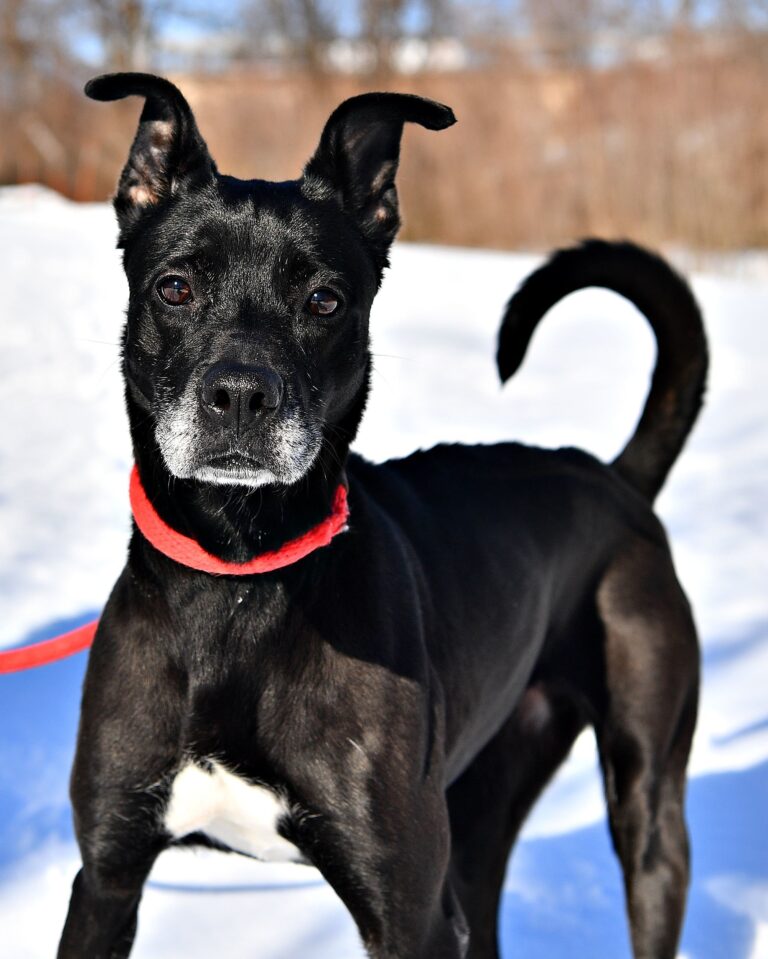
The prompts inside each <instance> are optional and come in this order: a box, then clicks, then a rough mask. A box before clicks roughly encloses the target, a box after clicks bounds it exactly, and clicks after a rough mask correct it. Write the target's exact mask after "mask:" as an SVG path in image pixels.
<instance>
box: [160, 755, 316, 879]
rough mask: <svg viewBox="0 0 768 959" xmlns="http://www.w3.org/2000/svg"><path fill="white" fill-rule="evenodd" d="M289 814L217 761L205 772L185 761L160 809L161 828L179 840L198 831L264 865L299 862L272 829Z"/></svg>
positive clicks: (276, 799) (290, 845)
mask: <svg viewBox="0 0 768 959" xmlns="http://www.w3.org/2000/svg"><path fill="white" fill-rule="evenodd" d="M287 812H288V806H287V804H286V802H285V800H283V799H281V798H280V797H279V796H277V795H276V794H275V793H274V792H272V790H270V789H267V788H265V787H264V786H256V785H254V784H253V783H249V782H248V781H247V780H245V779H242V778H241V777H240V776H237V775H235V773H232V772H230V771H229V770H228V769H226V768H225V767H224V766H222V765H221V764H220V763H216V762H214V763H212V764H211V769H210V771H207V770H205V769H202V768H201V767H200V766H196V765H195V764H194V763H189V764H188V765H186V766H184V768H183V769H181V770H180V772H179V773H178V774H177V775H176V778H175V779H174V781H173V786H172V788H171V798H170V800H169V802H168V807H167V809H166V811H165V828H166V829H167V830H168V832H169V833H170V834H171V835H172V836H173V837H174V839H180V838H181V837H182V836H186V835H188V834H189V833H191V832H203V833H205V835H206V836H208V837H209V838H210V839H215V840H217V841H218V842H221V843H224V844H225V845H226V846H229V847H230V849H235V850H237V851H238V852H243V853H246V854H247V855H249V856H255V857H256V858H257V859H262V860H264V861H265V862H299V861H300V860H301V859H302V855H301V853H300V852H299V850H298V849H297V848H296V846H294V845H293V843H292V842H289V841H288V840H287V839H284V838H283V837H282V836H281V835H280V834H279V833H278V831H277V824H278V822H279V821H280V819H281V818H282V817H283V816H285V815H286V814H287Z"/></svg>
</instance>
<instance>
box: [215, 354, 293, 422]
mask: <svg viewBox="0 0 768 959" xmlns="http://www.w3.org/2000/svg"><path fill="white" fill-rule="evenodd" d="M200 399H201V401H202V406H203V409H204V410H205V411H206V413H207V414H208V415H209V416H210V417H211V418H212V419H214V420H215V422H216V423H219V424H221V425H222V426H227V427H234V428H235V429H236V430H240V429H246V428H247V427H248V426H249V425H250V424H251V423H252V422H253V421H254V420H256V419H258V418H259V417H260V416H263V415H264V414H266V413H269V412H270V411H271V410H276V409H277V408H278V407H279V406H280V403H281V401H282V399H283V379H282V377H281V376H280V374H279V373H275V372H274V371H273V370H268V369H265V368H263V367H259V366H244V365H243V364H241V363H215V364H214V365H213V366H211V367H209V368H208V369H207V370H206V371H205V373H204V374H203V381H202V388H201V392H200Z"/></svg>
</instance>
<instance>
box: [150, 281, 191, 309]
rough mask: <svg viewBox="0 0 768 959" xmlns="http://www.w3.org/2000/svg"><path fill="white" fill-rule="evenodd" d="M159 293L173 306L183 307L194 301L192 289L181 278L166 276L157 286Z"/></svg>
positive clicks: (162, 298)
mask: <svg viewBox="0 0 768 959" xmlns="http://www.w3.org/2000/svg"><path fill="white" fill-rule="evenodd" d="M157 292H158V293H159V294H160V299H161V300H165V302H166V303H170V304H171V306H182V304H184V303H188V302H189V301H190V300H191V299H192V288H191V287H190V285H189V283H187V281H186V280H185V279H184V278H183V277H181V276H164V277H163V278H162V280H160V282H159V283H158V284H157Z"/></svg>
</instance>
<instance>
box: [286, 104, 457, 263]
mask: <svg viewBox="0 0 768 959" xmlns="http://www.w3.org/2000/svg"><path fill="white" fill-rule="evenodd" d="M455 122H456V118H455V117H454V115H453V111H452V110H451V109H450V107H446V106H443V105H442V104H441V103H435V101H434V100H425V99H424V98H423V97H417V96H411V95H409V94H403V93H365V94H363V95H362V96H359V97H352V98H351V99H350V100H345V101H344V103H342V104H341V106H339V107H337V109H336V110H335V111H334V112H333V113H332V114H331V117H330V119H329V120H328V122H327V123H326V125H325V129H324V130H323V133H322V136H321V137H320V143H319V145H318V147H317V150H316V151H315V155H314V156H313V157H312V159H311V160H310V161H309V163H308V164H307V166H306V167H305V169H304V177H305V189H306V190H307V191H308V192H309V193H314V194H319V195H321V196H322V195H324V194H327V192H328V189H329V188H330V189H331V190H332V191H333V193H334V195H335V197H336V200H337V201H338V203H339V204H340V205H341V207H342V209H344V210H345V211H346V212H347V213H348V214H349V215H350V216H351V217H352V218H353V219H354V220H355V221H356V223H357V225H358V226H359V228H360V229H361V231H362V232H363V235H364V236H365V237H366V239H367V240H368V242H369V244H370V245H371V247H372V249H373V252H374V255H375V256H376V257H377V259H378V260H379V265H380V266H381V267H383V266H385V265H386V258H387V251H388V250H389V246H390V244H391V243H392V240H393V239H394V237H395V234H396V233H397V230H398V227H399V226H400V215H399V212H398V204H397V190H396V189H395V174H396V173H397V165H398V161H399V159H400V138H401V137H402V134H403V125H404V124H405V123H418V124H420V125H421V126H423V127H426V128H427V129H428V130H444V129H445V128H446V127H449V126H451V125H452V124H453V123H455Z"/></svg>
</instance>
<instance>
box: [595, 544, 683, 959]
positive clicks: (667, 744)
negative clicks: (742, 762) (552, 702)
mask: <svg viewBox="0 0 768 959" xmlns="http://www.w3.org/2000/svg"><path fill="white" fill-rule="evenodd" d="M597 605H598V612H599V615H600V618H601V620H602V622H603V625H604V630H605V638H604V655H605V682H606V695H605V701H604V704H603V708H602V710H600V718H599V719H598V722H597V723H596V732H597V739H598V747H599V750H600V759H601V764H602V767H603V775H604V781H605V790H606V798H607V802H608V815H609V821H610V829H611V837H612V840H613V845H614V848H615V850H616V854H617V855H618V857H619V860H620V862H621V866H622V869H623V873H624V885H625V892H626V899H627V910H628V914H629V922H630V929H631V937H632V947H633V951H634V956H635V959H673V957H674V956H675V955H676V949H677V943H678V939H679V937H680V930H681V927H682V922H683V914H684V910H685V900H686V893H687V886H688V872H689V852H688V836H687V831H686V826H685V820H684V811H683V805H684V794H685V767H686V763H687V760H688V753H689V751H690V745H691V739H692V737H693V730H694V726H695V723H696V707H697V696H698V675H699V657H698V643H697V638H696V631H695V627H694V625H693V621H692V619H691V615H690V610H689V607H688V603H687V601H686V599H685V596H684V594H683V592H682V590H681V588H680V586H679V584H678V582H677V579H676V577H675V573H674V570H673V568H672V562H671V558H670V556H669V553H668V551H667V550H666V549H665V548H664V547H663V546H662V545H653V544H649V543H645V542H641V543H636V544H635V545H634V546H633V547H632V548H631V549H630V550H628V551H627V552H626V553H624V554H623V555H622V556H621V557H620V558H619V559H617V560H616V561H614V563H613V564H612V566H611V567H610V569H609V570H608V572H607V573H606V575H605V576H604V578H603V581H602V583H601V585H600V587H599V589H598V596H597Z"/></svg>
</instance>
